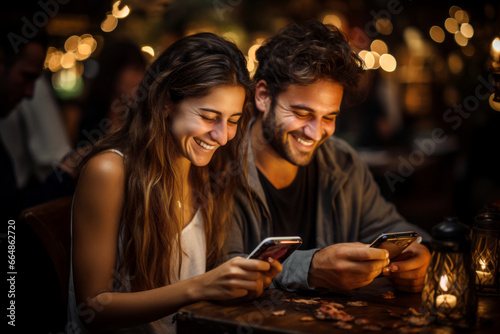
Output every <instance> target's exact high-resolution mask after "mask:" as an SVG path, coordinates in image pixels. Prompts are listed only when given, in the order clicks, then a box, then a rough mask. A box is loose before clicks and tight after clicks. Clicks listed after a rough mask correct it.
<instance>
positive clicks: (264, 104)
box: [255, 80, 271, 113]
mask: <svg viewBox="0 0 500 334" xmlns="http://www.w3.org/2000/svg"><path fill="white" fill-rule="evenodd" d="M255 107H256V108H257V110H259V111H260V112H262V113H266V112H267V111H269V108H270V107H271V92H270V91H269V87H268V86H267V83H266V81H265V80H259V82H257V84H256V85H255Z"/></svg>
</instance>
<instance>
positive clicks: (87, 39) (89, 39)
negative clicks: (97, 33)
mask: <svg viewBox="0 0 500 334" xmlns="http://www.w3.org/2000/svg"><path fill="white" fill-rule="evenodd" d="M81 38H82V41H81V42H80V44H86V45H88V46H89V47H90V52H91V53H92V52H94V51H95V49H96V48H97V41H96V40H95V39H94V37H93V36H92V35H91V34H83V35H82V36H81Z"/></svg>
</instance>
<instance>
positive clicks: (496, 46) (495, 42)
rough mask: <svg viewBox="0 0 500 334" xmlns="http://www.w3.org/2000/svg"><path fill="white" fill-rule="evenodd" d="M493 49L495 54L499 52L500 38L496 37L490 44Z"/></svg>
mask: <svg viewBox="0 0 500 334" xmlns="http://www.w3.org/2000/svg"><path fill="white" fill-rule="evenodd" d="M491 46H492V47H493V49H494V50H495V51H497V52H500V38H498V37H496V38H495V39H494V40H493V42H492V43H491Z"/></svg>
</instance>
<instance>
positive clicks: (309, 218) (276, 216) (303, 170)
mask: <svg viewBox="0 0 500 334" xmlns="http://www.w3.org/2000/svg"><path fill="white" fill-rule="evenodd" d="M257 170H258V171H259V178H260V182H261V184H262V187H263V189H264V192H265V193H266V200H267V204H268V206H269V210H270V212H271V219H272V222H273V223H272V230H271V231H272V232H271V233H272V236H275V237H280V236H295V235H298V236H300V237H301V238H302V241H303V244H302V246H301V247H300V249H302V250H306V249H311V248H315V247H317V245H316V235H315V231H316V229H315V228H314V227H311V226H310V224H314V222H315V221H316V212H317V206H318V203H317V183H318V178H317V164H316V162H315V161H314V160H313V162H311V163H310V164H309V165H307V166H299V170H298V172H297V176H296V177H295V179H294V180H293V182H292V183H291V184H290V185H289V186H288V187H286V188H282V189H276V188H275V187H274V186H273V185H272V184H271V183H270V182H269V181H268V180H267V179H266V177H265V176H264V175H263V174H262V173H261V172H260V170H259V169H258V168H257Z"/></svg>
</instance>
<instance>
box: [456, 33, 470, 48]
mask: <svg viewBox="0 0 500 334" xmlns="http://www.w3.org/2000/svg"><path fill="white" fill-rule="evenodd" d="M455 42H457V44H458V45H460V46H466V45H467V43H468V42H469V40H468V39H467V37H465V36H464V35H463V34H462V33H461V32H460V31H457V33H456V34H455Z"/></svg>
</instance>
